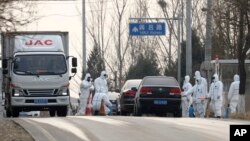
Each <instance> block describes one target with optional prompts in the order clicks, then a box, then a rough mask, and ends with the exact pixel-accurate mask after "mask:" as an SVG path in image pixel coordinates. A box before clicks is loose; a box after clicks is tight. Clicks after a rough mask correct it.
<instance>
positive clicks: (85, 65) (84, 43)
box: [82, 0, 87, 79]
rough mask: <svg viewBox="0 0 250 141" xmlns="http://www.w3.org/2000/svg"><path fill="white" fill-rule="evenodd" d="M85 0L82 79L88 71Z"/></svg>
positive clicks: (83, 10)
mask: <svg viewBox="0 0 250 141" xmlns="http://www.w3.org/2000/svg"><path fill="white" fill-rule="evenodd" d="M86 57H87V56H86V16H85V0H82V79H84V73H86V72H87V61H86V60H87V58H86Z"/></svg>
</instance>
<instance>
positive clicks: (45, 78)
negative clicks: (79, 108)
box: [2, 32, 77, 117]
mask: <svg viewBox="0 0 250 141" xmlns="http://www.w3.org/2000/svg"><path fill="white" fill-rule="evenodd" d="M2 40H3V41H2V58H3V60H2V61H3V62H2V63H3V64H2V66H3V82H2V86H3V88H2V90H3V94H4V95H5V109H6V115H7V117H10V116H13V117H18V116H19V112H21V111H38V110H39V111H49V113H50V116H55V115H56V114H57V116H66V115H67V109H68V105H69V95H70V94H69V80H70V78H71V76H70V74H74V73H76V67H77V61H76V58H74V57H72V58H71V57H70V56H69V53H68V33H67V32H11V33H3V34H2ZM69 60H71V65H69V64H70V63H69ZM70 66H71V68H72V69H70ZM69 70H71V72H70V71H69Z"/></svg>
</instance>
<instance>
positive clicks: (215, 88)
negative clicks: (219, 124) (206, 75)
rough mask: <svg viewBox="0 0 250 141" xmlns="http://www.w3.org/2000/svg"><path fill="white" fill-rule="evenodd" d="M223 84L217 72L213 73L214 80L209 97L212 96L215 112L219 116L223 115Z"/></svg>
mask: <svg viewBox="0 0 250 141" xmlns="http://www.w3.org/2000/svg"><path fill="white" fill-rule="evenodd" d="M222 93H223V84H222V82H221V81H219V77H218V75H217V74H214V75H213V82H212V84H211V86H210V89H209V95H208V96H209V97H210V98H211V103H210V104H211V106H212V110H213V112H214V116H215V117H217V118H220V117H221V108H222V100H223V99H222V98H223V95H222Z"/></svg>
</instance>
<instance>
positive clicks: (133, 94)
mask: <svg viewBox="0 0 250 141" xmlns="http://www.w3.org/2000/svg"><path fill="white" fill-rule="evenodd" d="M124 96H135V91H132V90H128V91H126V92H124Z"/></svg>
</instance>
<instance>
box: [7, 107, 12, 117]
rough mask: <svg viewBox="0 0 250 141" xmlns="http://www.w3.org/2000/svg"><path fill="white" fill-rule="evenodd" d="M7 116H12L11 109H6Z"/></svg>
mask: <svg viewBox="0 0 250 141" xmlns="http://www.w3.org/2000/svg"><path fill="white" fill-rule="evenodd" d="M6 117H11V111H10V109H9V108H8V109H6Z"/></svg>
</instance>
